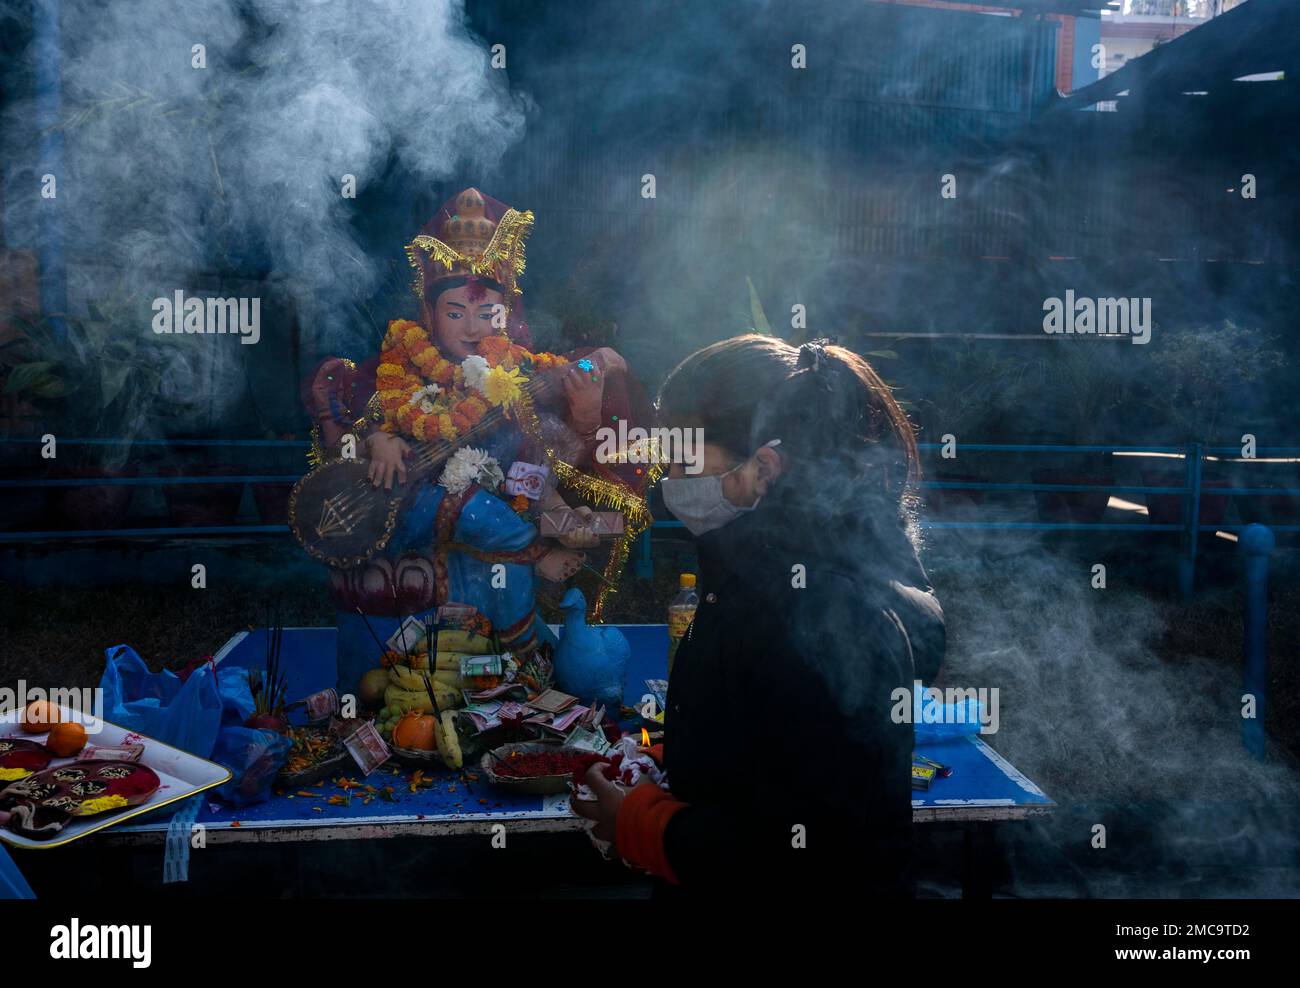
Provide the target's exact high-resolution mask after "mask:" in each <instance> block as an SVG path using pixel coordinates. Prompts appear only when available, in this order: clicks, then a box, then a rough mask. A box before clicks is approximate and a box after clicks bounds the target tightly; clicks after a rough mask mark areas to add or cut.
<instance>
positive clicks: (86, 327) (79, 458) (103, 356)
mask: <svg viewBox="0 0 1300 988" xmlns="http://www.w3.org/2000/svg"><path fill="white" fill-rule="evenodd" d="M17 322H18V326H19V328H20V330H21V333H22V335H21V336H20V337H18V338H16V339H15V340H13V341H11V343H10V344H8V345H6V346H5V348H4V350H3V362H4V366H6V367H7V368H8V374H7V375H6V378H5V386H4V391H5V394H6V395H13V396H23V397H25V398H27V399H28V400H29V402H30V403H31V404H32V405H33V406H34V407H35V408H37V409H38V414H39V419H40V422H41V428H42V429H43V430H44V431H46V432H50V433H52V434H53V435H55V436H58V437H63V438H111V439H122V440H124V443H123V444H122V445H121V446H112V447H95V446H82V447H77V448H76V449H75V453H74V462H76V463H78V464H79V465H85V464H86V463H88V462H97V463H101V464H105V465H115V464H119V463H121V462H122V461H123V460H125V458H126V455H127V453H128V452H129V449H130V441H131V440H132V439H134V438H135V437H136V436H138V435H139V433H140V432H141V431H142V430H143V429H144V428H145V427H146V425H147V424H148V421H149V412H150V411H151V410H152V408H153V406H154V402H155V399H156V396H157V393H158V387H159V383H160V381H161V377H162V374H161V364H162V355H161V352H160V350H159V348H158V347H156V346H154V345H153V342H152V337H151V336H149V335H148V333H147V327H148V325H149V323H148V319H147V317H145V316H143V315H141V316H138V317H137V318H134V319H133V318H131V317H130V313H129V310H128V308H127V307H125V306H123V305H121V304H120V303H116V302H112V303H99V304H96V303H91V304H90V305H89V306H88V314H87V315H86V316H85V317H84V318H78V317H73V316H68V315H60V314H46V315H42V316H39V317H37V318H35V319H19V320H18V321H17Z"/></svg>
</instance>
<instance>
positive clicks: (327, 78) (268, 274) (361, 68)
mask: <svg viewBox="0 0 1300 988" xmlns="http://www.w3.org/2000/svg"><path fill="white" fill-rule="evenodd" d="M61 15H62V16H61V34H62V37H61V43H60V46H59V48H60V50H61V52H62V80H63V93H62V96H63V107H62V113H61V115H60V116H59V119H58V124H57V127H58V130H59V132H60V133H61V134H62V135H63V140H64V146H65V153H64V162H63V167H62V170H61V172H60V173H59V174H58V175H57V176H56V178H57V180H58V197H57V199H56V200H55V201H54V202H53V203H51V202H48V201H43V200H41V199H40V198H39V197H38V196H36V195H34V194H32V190H34V189H38V188H39V185H40V176H39V175H38V174H36V173H35V172H36V169H37V145H38V143H39V141H38V138H39V135H37V134H36V133H35V131H34V127H33V122H34V121H35V120H36V119H37V116H36V114H37V107H36V100H35V93H34V91H33V84H32V82H31V71H32V64H33V60H34V58H35V51H34V49H30V50H29V51H27V52H25V53H24V57H23V59H22V61H21V62H17V61H16V62H15V63H14V64H13V66H11V67H10V71H11V72H12V73H14V75H15V76H16V78H15V80H14V85H13V88H12V91H11V93H10V96H11V99H10V105H9V106H8V112H7V114H6V117H5V120H4V131H3V134H4V145H5V149H6V154H5V158H6V174H5V183H6V193H7V194H6V196H5V202H6V208H7V214H6V216H5V225H6V231H7V239H8V242H9V243H10V244H11V245H14V246H23V245H28V244H30V245H33V246H34V245H35V243H36V242H37V241H38V238H39V233H38V231H37V229H36V227H37V222H38V215H39V213H40V210H42V209H49V208H57V209H58V210H59V214H60V216H61V217H62V222H63V229H64V238H65V241H66V254H67V264H68V272H69V290H68V295H69V305H70V308H71V310H72V311H73V313H74V314H75V315H80V314H84V313H85V311H86V305H87V303H95V304H97V305H98V306H100V307H101V308H109V307H110V304H109V303H111V312H112V314H113V315H114V316H115V318H116V320H117V324H116V325H115V326H114V330H115V332H118V333H136V332H139V333H141V334H145V333H148V331H149V322H148V305H149V302H150V300H152V299H153V298H156V297H159V296H164V297H168V296H170V295H171V294H172V293H173V292H174V291H177V290H182V289H183V290H186V291H191V292H197V291H203V290H212V291H215V292H216V293H218V294H230V295H235V294H238V295H241V296H247V295H253V294H258V295H262V296H268V298H267V299H266V301H267V302H268V303H270V302H273V301H275V302H279V303H280V304H279V308H278V310H277V311H278V318H272V317H270V316H268V319H267V322H268V325H267V327H266V334H267V336H268V337H270V338H271V339H272V346H271V347H270V348H267V347H266V344H263V348H266V349H271V350H274V352H275V354H276V357H275V358H274V359H276V360H279V359H280V358H281V357H282V356H283V355H284V354H285V353H286V352H287V351H286V350H285V349H284V347H285V346H286V344H287V340H288V333H289V325H290V322H289V320H290V319H291V318H292V317H293V316H295V315H296V318H297V320H298V322H299V324H300V325H301V327H302V336H303V339H304V343H305V346H304V349H306V350H307V351H308V353H309V356H310V357H312V358H313V359H319V358H320V357H321V356H324V355H325V354H327V353H340V352H341V353H353V354H359V353H363V352H365V351H366V350H367V349H368V348H371V347H373V346H374V342H375V341H374V330H373V327H372V326H371V325H369V324H367V323H366V321H365V320H364V319H362V318H361V317H360V316H359V312H358V306H359V305H360V304H362V303H364V302H365V301H366V300H367V299H368V298H369V297H370V296H371V295H372V294H374V292H375V291H376V289H377V287H378V286H380V285H381V284H382V283H383V282H384V281H385V279H386V278H388V277H389V272H390V270H391V269H392V267H393V265H394V263H395V262H400V263H401V264H402V265H404V263H405V260H404V258H402V256H401V249H402V245H403V244H404V243H405V242H406V241H407V239H409V237H410V236H411V235H412V234H413V233H414V231H415V229H418V225H419V223H420V222H422V220H419V221H413V220H412V218H411V217H412V210H411V209H410V207H409V206H407V207H406V208H405V209H403V208H402V207H401V205H400V203H401V198H399V199H398V201H397V202H393V201H391V200H392V197H391V196H381V195H378V194H377V193H376V190H377V189H378V190H380V191H381V192H382V191H384V190H383V183H384V182H385V181H386V180H387V179H388V177H389V175H390V173H392V174H396V175H398V176H400V178H401V181H402V183H403V187H402V188H401V190H400V191H401V193H402V198H407V199H408V200H409V197H412V196H415V197H417V198H418V196H419V195H420V194H422V193H424V192H425V191H426V190H427V189H428V188H429V187H430V186H431V185H432V184H433V183H436V182H438V181H440V180H446V179H448V178H449V177H450V176H452V175H453V174H455V173H457V172H458V171H463V172H466V173H469V174H472V175H480V174H483V173H485V172H487V171H489V170H490V169H492V168H493V167H495V165H496V164H497V162H498V160H499V159H500V157H501V156H502V154H503V153H504V152H505V151H506V149H507V148H508V147H509V146H510V145H511V143H512V142H514V141H515V140H516V139H517V138H518V137H519V136H520V134H521V133H522V129H523V122H524V106H525V101H524V99H523V97H521V96H519V95H515V94H512V93H510V92H509V90H508V86H507V82H506V78H505V73H504V72H501V71H496V70H493V69H491V68H490V67H489V64H488V58H489V52H488V46H487V44H486V43H485V42H483V41H482V40H481V39H479V38H476V37H475V36H474V35H473V33H472V32H471V31H470V30H469V28H468V27H467V25H466V22H465V17H464V12H463V7H462V4H461V3H459V2H438V3H428V2H422V0H378V2H376V0H344V2H337V3H321V2H311V0H247V2H244V0H206V2H203V3H182V4H176V3H170V2H166V0H125V2H120V3H113V4H107V5H106V4H102V3H98V2H95V0H64V2H63V3H62V4H61ZM196 45H202V46H204V49H205V51H204V53H203V57H204V58H205V59H206V67H195V60H196V59H197V58H198V57H199V56H198V55H196V53H195V50H194V49H195V46H196ZM345 176H354V177H355V186H356V198H355V199H349V198H345V197H344V195H343V183H344V180H345ZM381 200H382V201H381ZM367 224H381V225H385V226H386V229H385V241H386V242H385V244H384V252H383V253H379V254H376V253H374V252H372V251H371V250H370V249H369V245H366V246H364V247H363V246H362V245H361V244H360V243H359V242H358V237H359V234H360V231H361V230H364V229H365V228H366V226H367ZM403 280H406V279H405V278H404V279H403ZM276 341H278V343H277V342H276ZM221 342H224V341H221ZM167 344H171V345H167ZM186 344H194V345H189V346H187V345H186ZM212 344H213V341H211V340H198V341H195V340H185V339H181V340H172V339H167V340H165V341H161V342H158V343H157V346H156V347H154V348H153V349H154V350H155V351H157V352H161V353H162V354H165V357H164V358H163V359H165V360H168V361H172V362H173V363H172V365H171V367H170V371H169V373H168V375H167V377H168V379H169V380H173V381H174V379H176V378H180V379H181V380H184V379H186V378H187V377H190V376H193V377H195V379H196V380H197V381H198V383H199V386H200V387H202V388H203V389H204V390H205V391H207V392H209V393H208V394H206V395H205V396H204V399H205V401H206V402H211V403H213V404H211V405H209V413H210V416H211V417H212V418H219V417H220V416H221V414H222V412H223V410H224V407H225V406H224V405H223V404H222V403H223V402H229V401H231V400H233V399H234V398H237V397H238V396H239V395H240V394H241V393H242V392H243V385H244V382H243V380H242V375H243V374H244V373H245V370H244V368H243V361H242V356H240V355H232V354H227V353H224V352H220V349H221V348H220V347H219V346H214V345H212ZM277 345H278V346H279V349H276V346H277ZM254 349H258V348H254ZM191 365H192V366H191ZM178 390H183V389H178V388H176V386H175V385H174V384H173V386H172V391H173V394H172V396H171V397H172V398H173V399H174V400H180V399H181V397H182V396H181V395H180V394H178V393H175V392H177V391H178Z"/></svg>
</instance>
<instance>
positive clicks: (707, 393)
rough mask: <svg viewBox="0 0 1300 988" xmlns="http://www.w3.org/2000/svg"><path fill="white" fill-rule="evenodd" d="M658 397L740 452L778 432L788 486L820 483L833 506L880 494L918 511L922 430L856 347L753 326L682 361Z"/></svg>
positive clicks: (675, 416)
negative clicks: (799, 339) (765, 332)
mask: <svg viewBox="0 0 1300 988" xmlns="http://www.w3.org/2000/svg"><path fill="white" fill-rule="evenodd" d="M658 406H659V415H660V420H661V421H662V422H663V423H664V424H666V425H672V426H678V425H681V426H690V427H697V428H700V429H702V430H703V437H704V441H705V442H709V443H715V444H717V445H720V446H723V447H724V448H726V449H728V450H730V451H731V452H732V453H733V454H735V455H736V456H737V457H738V458H744V457H748V456H749V455H750V454H752V453H753V451H754V450H755V449H757V448H758V447H759V446H761V445H763V444H764V443H765V442H768V441H770V440H772V439H779V440H781V446H780V451H781V453H782V457H783V460H784V461H785V462H786V464H787V469H786V471H785V474H784V475H783V482H782V486H783V487H794V488H800V487H803V488H805V489H810V490H815V491H817V492H819V493H818V496H819V498H826V499H828V500H824V501H823V503H824V504H825V507H826V508H828V509H829V510H830V511H831V512H833V513H836V514H838V513H841V512H842V511H851V510H855V505H856V510H864V509H866V510H869V505H868V502H869V501H871V500H874V499H876V498H879V497H881V496H883V497H884V498H885V499H887V501H889V502H891V503H893V504H895V505H897V506H898V508H899V510H900V514H903V515H907V516H910V515H911V513H912V511H913V508H914V503H913V502H914V500H915V487H916V485H917V484H918V483H919V481H920V476H921V470H920V461H919V458H918V455H917V450H916V434H915V432H914V430H913V428H912V424H911V423H910V422H909V421H908V419H907V415H906V414H905V413H904V412H903V410H902V409H901V408H900V407H899V405H898V402H897V401H895V400H894V396H893V394H892V393H891V391H890V389H889V385H887V384H886V383H885V382H884V381H883V380H882V379H881V377H880V375H879V374H877V373H876V371H875V370H874V369H873V368H872V366H871V365H870V364H869V363H867V361H866V360H864V359H863V358H862V357H861V356H859V355H858V354H856V353H854V352H853V351H851V350H846V349H844V348H843V347H839V346H834V345H832V344H830V343H827V342H826V341H816V342H812V343H806V344H804V345H803V346H801V347H796V346H793V345H792V344H789V343H786V342H785V341H783V340H780V339H777V338H775V337H771V336H759V335H754V334H751V335H747V336H735V337H732V338H731V339H728V340H721V341H720V342H718V343H714V344H712V345H711V346H707V347H705V348H704V349H702V350H698V351H696V352H695V353H693V354H691V355H690V356H689V357H687V358H686V359H685V360H683V361H682V362H681V363H680V364H678V365H677V367H676V368H675V369H674V370H673V371H672V373H671V374H669V375H668V378H667V380H665V381H664V384H663V386H662V388H660V391H659V401H658ZM837 494H838V496H837ZM908 520H910V517H909V519H908Z"/></svg>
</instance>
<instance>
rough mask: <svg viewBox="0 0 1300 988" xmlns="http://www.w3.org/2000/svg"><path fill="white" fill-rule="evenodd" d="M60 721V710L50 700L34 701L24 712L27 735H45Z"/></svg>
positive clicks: (24, 728)
mask: <svg viewBox="0 0 1300 988" xmlns="http://www.w3.org/2000/svg"><path fill="white" fill-rule="evenodd" d="M59 720H60V717H59V708H58V707H56V706H55V705H54V704H52V703H51V702H50V701H49V700H33V701H32V702H31V703H29V704H27V709H25V710H24V711H23V731H24V732H26V733H27V734H44V733H45V732H46V731H48V730H49V729H50V727H51V726H53V725H54V724H57V723H58V722H59Z"/></svg>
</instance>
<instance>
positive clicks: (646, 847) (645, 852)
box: [614, 785, 686, 885]
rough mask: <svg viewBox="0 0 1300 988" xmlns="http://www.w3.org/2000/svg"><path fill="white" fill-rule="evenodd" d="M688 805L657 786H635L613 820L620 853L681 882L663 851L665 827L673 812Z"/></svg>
mask: <svg viewBox="0 0 1300 988" xmlns="http://www.w3.org/2000/svg"><path fill="white" fill-rule="evenodd" d="M685 805H686V804H685V803H681V802H678V801H677V800H675V799H673V798H672V796H671V795H669V794H668V793H667V792H665V791H664V790H663V789H660V788H659V787H658V786H651V785H645V786H634V787H633V788H632V791H631V792H629V793H628V794H627V795H626V796H624V797H623V805H622V806H621V807H619V811H618V819H617V820H616V821H615V824H614V829H615V834H614V849H615V850H616V851H617V852H618V856H619V857H620V858H622V859H623V860H624V861H627V862H629V863H631V864H633V865H635V866H636V867H638V868H641V869H643V870H645V871H648V872H650V874H652V875H658V876H659V877H660V878H665V879H667V880H668V881H670V882H672V883H673V884H674V885H676V884H678V882H677V876H676V875H675V874H674V873H673V869H672V866H671V865H670V864H669V863H668V856H667V855H666V854H665V853H664V830H665V829H666V828H667V827H668V821H669V820H671V819H672V818H673V814H674V813H676V812H677V811H678V810H680V809H681V808H682V807H684V806H685Z"/></svg>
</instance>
